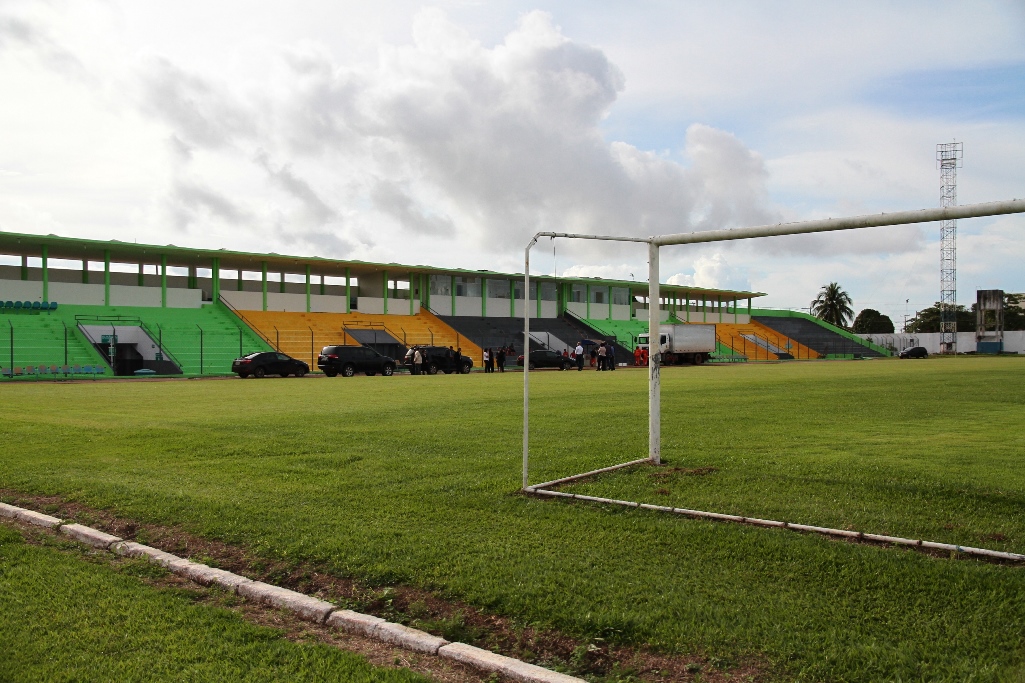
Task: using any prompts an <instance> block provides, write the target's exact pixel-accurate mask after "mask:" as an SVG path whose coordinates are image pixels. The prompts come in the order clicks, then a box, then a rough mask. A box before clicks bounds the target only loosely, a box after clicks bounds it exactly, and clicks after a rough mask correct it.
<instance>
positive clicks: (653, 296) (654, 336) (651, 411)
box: [648, 241, 662, 465]
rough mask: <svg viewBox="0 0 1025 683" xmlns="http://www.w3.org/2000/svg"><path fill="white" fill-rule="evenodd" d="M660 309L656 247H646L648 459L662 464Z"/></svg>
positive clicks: (651, 243)
mask: <svg viewBox="0 0 1025 683" xmlns="http://www.w3.org/2000/svg"><path fill="white" fill-rule="evenodd" d="M661 328H662V308H661V306H659V293H658V245H657V244H655V242H654V241H652V242H649V243H648V457H649V458H650V459H651V461H652V462H653V463H655V464H656V465H659V464H661V463H662V410H661V398H662V377H661V365H662V343H661V334H660V332H661Z"/></svg>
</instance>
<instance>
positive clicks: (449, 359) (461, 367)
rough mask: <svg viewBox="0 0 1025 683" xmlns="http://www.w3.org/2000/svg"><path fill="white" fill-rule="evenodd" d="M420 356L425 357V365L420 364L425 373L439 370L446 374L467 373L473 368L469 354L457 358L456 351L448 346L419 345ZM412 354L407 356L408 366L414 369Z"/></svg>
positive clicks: (436, 372) (435, 372)
mask: <svg viewBox="0 0 1025 683" xmlns="http://www.w3.org/2000/svg"><path fill="white" fill-rule="evenodd" d="M416 348H418V349H420V356H421V357H422V358H423V365H422V366H420V367H421V369H422V370H423V372H424V374H427V375H436V374H438V372H439V371H441V372H444V373H445V374H446V375H451V374H452V373H453V372H458V373H460V374H462V375H465V374H467V373H469V372H470V370H471V369H473V359H472V358H470V357H469V356H463V355H460V356H459V357H458V358H456V352H455V351H453V350H452V349H450V348H448V347H446V346H418V347H416ZM412 365H413V361H412V356H408V355H407V356H406V366H408V367H409V369H410V371H412V369H413V368H412Z"/></svg>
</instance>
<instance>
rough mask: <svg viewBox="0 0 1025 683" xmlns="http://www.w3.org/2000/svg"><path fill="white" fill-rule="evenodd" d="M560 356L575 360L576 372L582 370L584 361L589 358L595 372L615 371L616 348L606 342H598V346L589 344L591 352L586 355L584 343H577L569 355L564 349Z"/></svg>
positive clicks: (567, 350) (568, 351)
mask: <svg viewBox="0 0 1025 683" xmlns="http://www.w3.org/2000/svg"><path fill="white" fill-rule="evenodd" d="M562 355H563V356H565V357H566V358H569V359H571V360H575V361H576V364H577V370H583V369H584V361H585V359H587V358H588V357H590V365H591V367H592V368H595V369H596V370H599V371H602V370H615V369H616V347H615V345H614V344H609V343H607V342H600V343H598V344H593V343H592V344H591V351H590V353H587V352H585V351H584V342H583V341H580V342H577V346H576V348H575V349H573V352H572V353H570V350H569V349H565V350H563V352H562Z"/></svg>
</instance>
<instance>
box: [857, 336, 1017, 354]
mask: <svg viewBox="0 0 1025 683" xmlns="http://www.w3.org/2000/svg"><path fill="white" fill-rule="evenodd" d="M858 336H859V337H861V338H862V339H867V340H869V341H870V342H872V343H874V344H878V345H879V346H882V347H885V348H888V349H891V350H893V351H895V352H899V351H903V350H904V349H907V348H911V347H912V346H924V347H925V350H926V351H928V352H929V353H939V352H940V333H939V332H925V333H922V334H914V333H911V332H897V333H894V334H859V335H858ZM957 351H958V353H968V352H971V351H975V333H974V332H958V333H957ZM1004 353H1023V354H1025V331H1016V332H1004Z"/></svg>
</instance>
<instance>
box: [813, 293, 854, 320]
mask: <svg viewBox="0 0 1025 683" xmlns="http://www.w3.org/2000/svg"><path fill="white" fill-rule="evenodd" d="M811 312H812V315H814V316H815V317H816V318H819V319H820V320H824V321H826V322H827V323H829V324H830V325H836V326H837V327H841V328H843V329H847V321H848V320H849V319H851V318H852V317H854V309H852V308H851V297H850V295H849V294H847V292H845V291H843V289H841V288H840V285H838V284H837V283H835V282H830V283H829V284H828V285H825V286H824V287H823V288H822V291H820V292H819V295H818V296H817V297H815V300H814V301H812V302H811Z"/></svg>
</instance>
